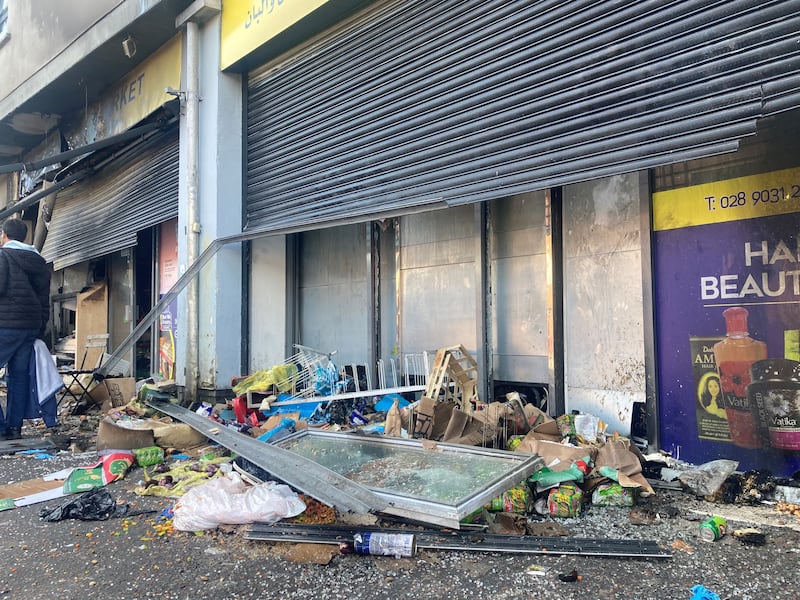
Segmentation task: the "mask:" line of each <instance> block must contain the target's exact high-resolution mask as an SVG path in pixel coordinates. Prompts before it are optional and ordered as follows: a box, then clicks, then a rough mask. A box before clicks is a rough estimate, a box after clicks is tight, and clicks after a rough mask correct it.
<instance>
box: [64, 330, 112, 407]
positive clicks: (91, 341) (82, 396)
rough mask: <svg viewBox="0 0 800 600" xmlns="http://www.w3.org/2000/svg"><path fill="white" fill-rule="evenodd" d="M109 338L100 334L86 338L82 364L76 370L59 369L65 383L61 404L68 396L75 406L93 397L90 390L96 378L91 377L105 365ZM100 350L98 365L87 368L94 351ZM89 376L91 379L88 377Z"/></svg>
mask: <svg viewBox="0 0 800 600" xmlns="http://www.w3.org/2000/svg"><path fill="white" fill-rule="evenodd" d="M108 338H109V334H107V333H98V334H93V335H87V336H86V345H85V346H84V347H83V357H82V358H81V362H80V364H79V365H78V366H77V368H74V369H64V368H61V369H59V372H60V373H61V376H62V378H64V379H65V381H64V391H63V393H62V395H61V399H60V400H59V404H61V402H62V401H63V400H64V398H66V397H67V396H70V397H72V399H73V400H75V406H76V407H77V406H80V405H81V404H82V403H83V402H84V401H86V400H87V399H88V398H89V397H91V393H90V389H91V387H92V383H93V382H94V378H93V377H92V376H91V375H92V374H93V373H94V372H95V371H96V370H97V369H99V368H100V367H101V366H102V364H103V358H104V356H105V353H106V352H107V351H108ZM96 350H100V355H99V356H98V358H97V363H96V364H95V366H94V368H92V369H87V368H86V360H87V358H88V357H89V355H90V354H93V353H94V351H96ZM87 375H88V376H89V377H87Z"/></svg>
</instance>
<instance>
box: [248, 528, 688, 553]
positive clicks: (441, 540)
mask: <svg viewBox="0 0 800 600" xmlns="http://www.w3.org/2000/svg"><path fill="white" fill-rule="evenodd" d="M374 530H375V531H380V532H381V533H406V534H408V533H413V534H414V536H415V540H416V546H417V548H426V549H430V550H471V551H475V550H477V551H480V552H508V553H518V554H571V555H578V556H615V557H629V558H672V554H670V553H669V552H666V551H664V550H662V549H661V548H660V547H659V546H658V544H657V543H656V542H653V541H648V540H617V539H594V538H557V537H540V536H529V535H519V536H517V535H498V534H487V533H480V532H465V531H455V530H453V531H430V530H427V531H426V530H417V529H387V528H384V527H381V528H379V529H374ZM363 531H372V530H371V529H369V528H363V527H362V528H356V527H349V526H338V525H301V524H286V523H279V524H276V525H269V524H267V523H252V524H250V525H248V526H247V528H246V529H245V535H244V537H245V539H248V540H259V541H273V542H306V543H317V544H339V543H341V542H352V541H353V536H354V535H355V534H356V533H359V532H363Z"/></svg>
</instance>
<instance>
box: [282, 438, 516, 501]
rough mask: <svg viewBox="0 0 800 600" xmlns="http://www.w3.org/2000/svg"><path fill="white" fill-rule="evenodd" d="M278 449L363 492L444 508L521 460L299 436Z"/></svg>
mask: <svg viewBox="0 0 800 600" xmlns="http://www.w3.org/2000/svg"><path fill="white" fill-rule="evenodd" d="M279 445H280V446H282V447H284V448H286V449H287V450H291V451H292V452H296V453H297V454H300V455H301V456H304V457H306V458H309V459H311V460H313V461H315V462H317V463H319V464H320V465H322V466H324V467H326V468H328V469H330V470H331V471H334V472H336V473H338V474H340V475H343V476H344V477H347V478H348V479H351V480H352V481H355V482H356V483H359V484H361V485H364V486H366V487H369V488H373V489H376V490H383V491H386V492H390V493H394V494H400V495H403V496H410V497H414V498H419V499H421V500H427V501H431V502H438V503H441V504H450V505H455V504H459V503H460V502H461V501H463V500H464V499H465V498H467V497H468V496H472V495H473V494H475V493H476V492H478V491H481V490H483V489H485V488H487V487H488V486H489V485H490V484H492V483H493V482H495V481H496V480H497V479H499V478H501V477H502V476H504V475H505V474H506V473H508V472H509V471H511V470H513V469H515V468H516V467H518V466H519V464H520V460H521V458H522V457H520V459H515V458H513V457H506V456H502V455H497V456H490V455H488V454H485V453H469V452H462V451H457V452H456V451H448V450H447V449H444V447H442V446H437V448H436V449H434V450H426V449H423V448H422V447H421V446H419V445H416V444H415V445H406V444H403V443H399V444H398V443H395V444H392V443H391V442H388V441H386V440H382V441H378V440H369V439H363V438H358V437H354V436H337V437H328V436H324V435H313V434H312V435H303V436H301V437H297V438H293V439H289V440H285V441H282V442H281V443H280V444H279Z"/></svg>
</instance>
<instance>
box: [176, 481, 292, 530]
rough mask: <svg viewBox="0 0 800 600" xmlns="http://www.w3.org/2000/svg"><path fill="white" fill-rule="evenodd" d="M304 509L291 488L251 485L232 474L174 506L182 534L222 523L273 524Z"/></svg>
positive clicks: (197, 489)
mask: <svg viewBox="0 0 800 600" xmlns="http://www.w3.org/2000/svg"><path fill="white" fill-rule="evenodd" d="M305 509H306V505H305V503H303V501H302V500H301V499H300V497H299V496H298V495H297V494H295V493H294V492H293V491H292V490H291V488H290V487H289V486H288V485H283V484H279V483H275V482H274V481H268V482H265V483H261V484H259V485H255V486H248V485H246V484H245V483H244V481H243V480H242V478H241V476H240V475H239V474H238V473H236V472H232V473H229V474H227V475H225V476H222V477H215V478H214V479H212V480H210V481H209V482H207V483H204V484H201V485H198V486H196V487H193V488H190V489H189V491H187V492H186V493H185V494H184V495H183V496H181V498H180V499H179V500H178V502H177V504H176V505H175V508H174V509H173V516H174V519H173V522H172V524H173V527H175V529H178V530H180V531H201V530H204V529H214V528H215V527H217V526H218V525H223V524H225V525H242V524H245V523H254V522H256V521H260V522H266V523H274V522H275V521H279V520H280V519H286V518H289V517H294V516H296V515H299V514H300V513H302V512H303V511H304V510H305Z"/></svg>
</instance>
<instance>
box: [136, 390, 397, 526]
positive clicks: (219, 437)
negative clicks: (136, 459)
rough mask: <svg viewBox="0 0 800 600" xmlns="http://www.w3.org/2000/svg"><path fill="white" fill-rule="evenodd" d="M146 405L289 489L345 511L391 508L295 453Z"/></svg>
mask: <svg viewBox="0 0 800 600" xmlns="http://www.w3.org/2000/svg"><path fill="white" fill-rule="evenodd" d="M146 403H147V405H148V406H150V407H152V408H154V409H156V410H158V411H160V412H163V413H164V414H166V415H169V416H170V417H173V418H175V419H178V420H179V421H182V422H184V423H186V424H187V425H189V426H190V427H192V429H196V430H197V431H199V432H200V433H202V434H203V435H205V436H207V437H208V438H209V439H211V440H213V441H215V442H217V443H218V444H221V445H222V446H225V447H226V448H228V449H229V450H231V451H233V452H236V453H237V454H238V455H240V456H242V457H244V458H246V459H247V460H249V461H250V462H252V463H253V464H255V465H257V466H259V467H261V468H262V469H264V470H265V471H267V472H268V473H270V474H271V475H273V476H274V477H276V478H278V479H280V480H281V481H283V482H285V483H287V484H288V485H289V486H291V487H293V488H295V489H297V490H299V491H301V492H303V493H305V494H308V495H309V496H311V497H313V498H316V499H317V500H319V501H320V502H323V503H325V504H327V505H329V506H332V507H334V508H336V509H337V510H339V511H341V512H353V513H356V514H367V513H369V512H372V513H378V512H380V511H382V510H384V509H385V508H387V506H388V505H387V503H386V501H385V500H383V499H382V498H380V497H379V496H377V495H375V494H374V493H373V492H372V491H370V490H368V489H367V488H365V487H364V486H361V485H358V484H357V483H354V482H352V481H350V480H349V479H347V478H345V477H342V476H341V475H339V474H338V473H334V472H333V471H331V470H329V469H326V468H325V467H322V466H320V465H319V464H318V463H315V462H314V461H312V460H309V459H307V458H304V457H302V456H300V455H298V454H295V453H294V452H290V451H288V450H284V449H283V448H278V447H277V446H273V445H272V444H267V443H265V442H260V441H258V440H256V439H253V438H251V437H249V436H247V435H244V434H242V433H239V432H238V431H233V430H232V429H228V428H227V427H225V426H224V425H222V424H220V423H217V422H215V421H212V420H211V419H209V418H208V417H204V416H202V415H198V414H196V413H194V412H192V411H190V410H188V409H186V408H184V407H182V406H179V405H177V404H173V403H171V402H167V401H165V400H161V399H158V398H148V399H147V400H146Z"/></svg>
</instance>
